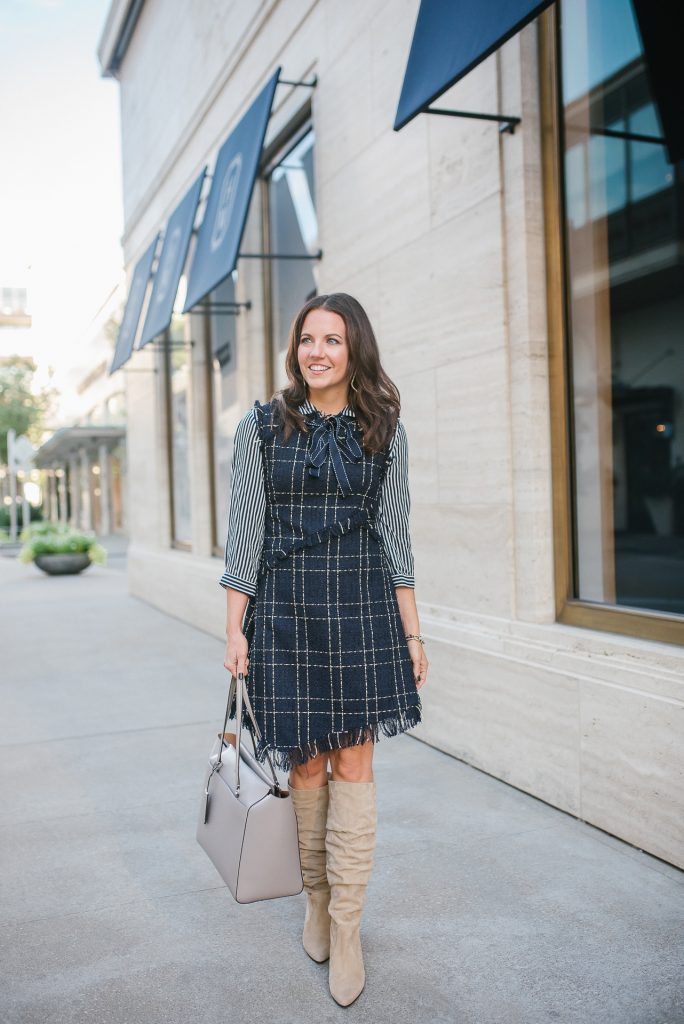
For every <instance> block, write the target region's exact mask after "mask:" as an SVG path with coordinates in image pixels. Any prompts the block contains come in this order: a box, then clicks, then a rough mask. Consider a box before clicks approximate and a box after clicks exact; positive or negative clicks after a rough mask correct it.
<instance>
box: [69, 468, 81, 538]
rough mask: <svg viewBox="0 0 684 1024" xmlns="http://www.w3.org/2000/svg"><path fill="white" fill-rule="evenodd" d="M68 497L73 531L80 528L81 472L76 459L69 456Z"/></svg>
mask: <svg viewBox="0 0 684 1024" xmlns="http://www.w3.org/2000/svg"><path fill="white" fill-rule="evenodd" d="M69 496H70V498H71V517H70V523H71V525H72V526H73V528H74V529H75V530H79V529H80V527H81V472H80V469H79V465H78V458H77V457H76V456H75V455H70V456H69Z"/></svg>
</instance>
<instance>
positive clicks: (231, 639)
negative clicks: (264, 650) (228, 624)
mask: <svg viewBox="0 0 684 1024" xmlns="http://www.w3.org/2000/svg"><path fill="white" fill-rule="evenodd" d="M223 667H224V668H227V669H228V671H229V672H230V673H231V674H232V675H234V676H237V675H239V674H240V672H242V674H243V675H245V676H246V675H247V673H248V672H249V644H248V643H247V637H246V636H245V634H244V633H243V632H242V630H236V631H231V632H230V633H228V640H227V643H226V653H225V657H224V660H223Z"/></svg>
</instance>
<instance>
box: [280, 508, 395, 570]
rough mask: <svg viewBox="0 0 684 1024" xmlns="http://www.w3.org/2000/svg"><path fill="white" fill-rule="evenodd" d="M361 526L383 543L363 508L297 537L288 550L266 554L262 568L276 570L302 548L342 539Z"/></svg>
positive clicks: (289, 544)
mask: <svg viewBox="0 0 684 1024" xmlns="http://www.w3.org/2000/svg"><path fill="white" fill-rule="evenodd" d="M361 526H367V527H368V532H369V533H370V534H371V536H372V537H374V538H375V540H377V541H378V542H380V541H381V537H380V534H379V532H378V530H377V527H376V526H375V522H374V520H373V516H372V514H371V513H369V511H368V509H363V508H361V509H358V510H357V511H356V512H353V513H352V515H350V516H348V517H347V518H346V519H342V520H337V521H336V522H334V523H329V524H328V525H327V526H323V527H321V529H320V530H317V531H316V532H315V533H308V534H306V536H304V537H296V538H295V539H294V540H291V541H289V542H288V544H287V547H286V548H279V549H278V550H277V551H271V552H269V553H268V554H264V556H263V560H262V566H263V568H268V569H274V568H275V566H276V565H277V564H278V562H280V561H282V560H283V559H284V558H289V556H290V555H291V554H292V553H293V552H294V551H301V550H302V548H312V547H314V546H315V545H316V544H321V543H322V542H323V541H324V540H326V538H328V537H342V536H343V535H344V534H345V533H351V531H352V530H357V529H359V527H361Z"/></svg>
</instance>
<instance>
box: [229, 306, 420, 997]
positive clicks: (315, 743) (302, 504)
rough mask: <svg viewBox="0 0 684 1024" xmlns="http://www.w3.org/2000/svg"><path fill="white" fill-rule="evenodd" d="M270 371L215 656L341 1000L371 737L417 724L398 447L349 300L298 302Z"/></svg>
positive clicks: (366, 807) (384, 393) (395, 410)
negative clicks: (279, 359) (293, 843)
mask: <svg viewBox="0 0 684 1024" xmlns="http://www.w3.org/2000/svg"><path fill="white" fill-rule="evenodd" d="M286 368H287V375H288V378H289V381H290V384H289V386H288V387H286V388H284V389H283V390H282V391H281V392H279V393H278V394H277V395H276V396H275V397H274V399H273V401H272V402H271V403H270V404H268V405H262V404H261V403H259V402H255V403H254V407H253V408H252V409H250V411H249V412H248V413H247V414H246V415H245V416H244V417H243V418H242V420H241V421H240V423H239V425H238V428H237V430H236V434H235V442H234V451H233V478H232V484H231V505H230V514H229V524H228V538H227V541H226V570H225V572H224V574H223V576H222V577H221V580H220V582H221V585H222V586H223V587H225V589H226V594H227V605H228V621H227V631H226V632H227V644H226V653H225V661H224V664H225V667H226V668H227V669H228V670H229V671H230V672H231V673H232V674H236V673H239V672H243V673H245V674H248V686H249V693H250V698H251V701H252V706H253V709H254V714H255V717H256V719H257V722H258V724H259V728H260V730H261V732H262V737H261V740H260V741H259V742H258V743H257V756H258V757H259V759H260V760H263V759H264V758H265V756H266V750H269V751H270V753H271V757H272V760H274V761H275V763H276V764H278V765H279V766H280V767H281V768H283V769H286V770H288V771H289V777H288V785H289V786H290V791H291V795H292V801H293V805H294V809H295V814H296V818H297V826H298V832H299V845H300V857H301V863H302V874H303V877H304V887H305V890H306V892H307V907H306V917H305V922H304V934H303V944H304V948H305V949H306V951H307V953H308V954H309V956H310V957H312V959H314V960H316V961H318V962H323V961H325V960H327V959H328V958H329V959H330V964H329V984H330V991H331V994H332V995H333V997H334V999H335V1000H336V1001H337V1002H338V1003H339V1004H340V1005H341V1006H348V1005H349V1004H350V1003H352V1002H353V1001H354V1000H355V999H356V997H357V996H358V995H359V994H360V992H361V990H362V989H363V986H364V984H365V971H364V965H363V957H362V951H361V940H360V920H361V913H362V909H363V902H364V898H365V892H366V886H367V883H368V880H369V877H370V873H371V867H372V861H373V851H374V849H375V832H376V823H377V814H376V803H375V796H376V794H375V782H374V777H373V768H372V761H373V749H374V743H375V741H377V740H378V739H379V735H380V733H382V734H384V735H386V736H395V735H397V734H398V733H401V732H404V731H405V730H407V729H410V728H412V727H413V726H415V725H417V724H418V722H420V721H421V701H420V697H419V695H418V692H417V691H418V690H419V689H420V687H422V686H423V685H424V683H425V680H426V678H427V666H428V663H427V658H426V657H425V653H424V649H423V640H422V637H421V636H420V628H419V623H418V613H417V610H416V602H415V596H414V578H413V555H412V551H411V541H410V535H409V524H408V518H409V508H410V499H409V491H408V465H407V462H408V450H407V441H406V433H405V430H404V426H403V423H402V422H401V420H400V419H399V393H398V391H397V389H396V387H395V385H394V384H393V383H392V381H391V380H390V379H389V377H388V376H387V374H386V373H385V372H384V370H383V369H382V366H381V363H380V354H379V351H378V346H377V342H376V339H375V335H374V334H373V329H372V327H371V325H370V322H369V320H368V317H367V315H366V313H365V311H364V310H363V308H362V307H361V305H360V304H359V303H358V302H357V300H356V299H354V298H352V297H351V296H350V295H346V294H344V293H342V292H339V293H335V294H331V295H319V296H317V297H316V298H314V299H311V300H310V301H309V302H307V303H306V304H305V305H304V307H303V308H302V309H301V310H300V312H299V313H298V315H297V316H296V318H295V320H294V323H293V325H292V330H291V332H290V339H289V347H288V352H287V357H286ZM232 711H233V709H231V713H232ZM369 740H370V742H368V741H369ZM328 762H330V767H331V769H332V772H331V773H330V774H329V772H328Z"/></svg>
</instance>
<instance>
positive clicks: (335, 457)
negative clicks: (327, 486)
mask: <svg viewBox="0 0 684 1024" xmlns="http://www.w3.org/2000/svg"><path fill="white" fill-rule="evenodd" d="M306 419H307V420H308V421H310V425H311V440H310V444H309V448H308V451H307V455H306V465H307V466H308V467H309V476H313V477H319V476H320V474H321V466H322V465H323V463H324V462H325V460H326V455H327V452H330V461H331V462H332V467H333V470H334V471H335V476H336V477H337V482H338V484H339V485H340V490H341V491H342V494H343V496H344V497H345V498H346V497H348V496H349V495H350V494H351V493H352V489H351V484H350V483H349V478H348V476H347V471H346V469H345V468H344V460H345V459H346V460H347V462H358V461H359V459H360V458H361V456H362V455H363V452H362V450H361V446H360V445H359V442H358V441H357V440H356V437H355V435H354V424H353V416H350V415H349V413H344V412H338V413H332V414H326V413H322V412H321V411H320V410H319V409H316V410H315V411H314V412H311V413H307V416H306Z"/></svg>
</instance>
